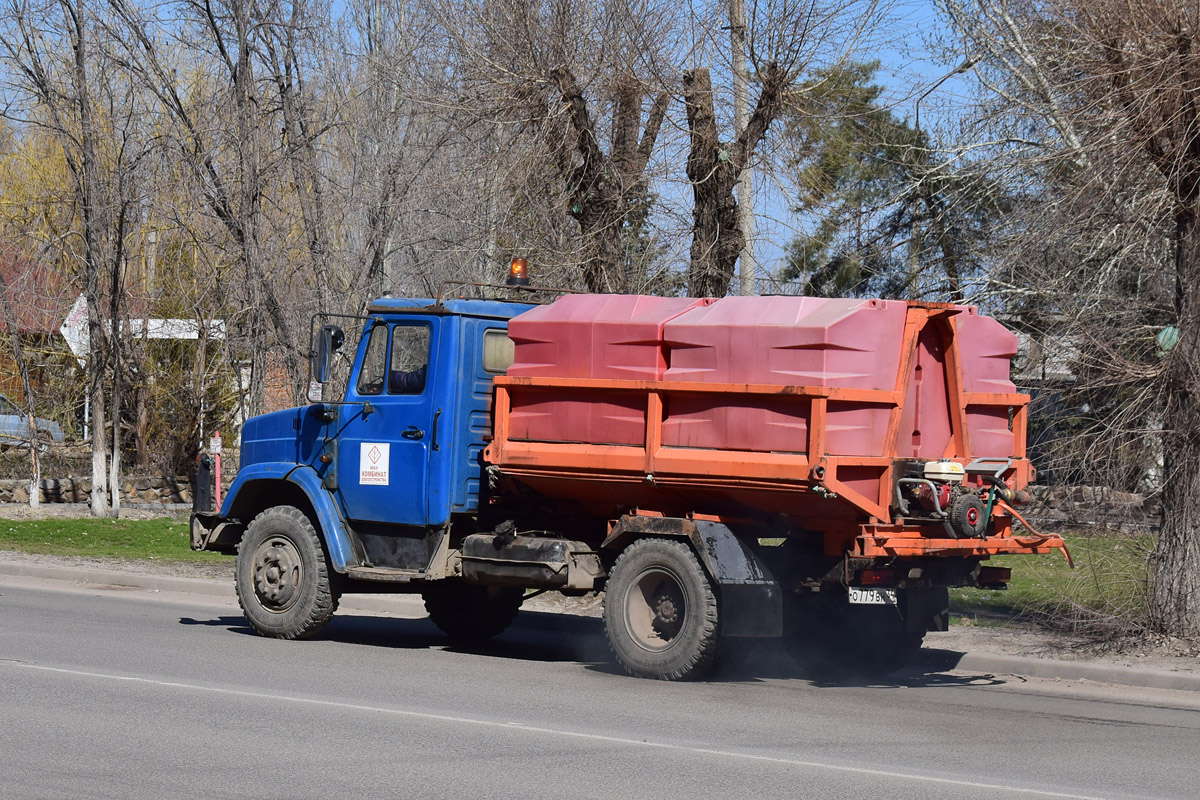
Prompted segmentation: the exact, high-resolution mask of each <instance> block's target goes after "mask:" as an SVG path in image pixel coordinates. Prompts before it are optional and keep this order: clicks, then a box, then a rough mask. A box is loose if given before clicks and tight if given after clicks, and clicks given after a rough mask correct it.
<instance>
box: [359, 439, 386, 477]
mask: <svg viewBox="0 0 1200 800" xmlns="http://www.w3.org/2000/svg"><path fill="white" fill-rule="evenodd" d="M391 447H392V445H391V444H390V443H388V442H362V443H361V444H359V448H361V449H360V450H359V454H358V482H359V483H360V484H367V485H370V486H387V485H388V465H389V464H391Z"/></svg>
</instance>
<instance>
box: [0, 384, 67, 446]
mask: <svg viewBox="0 0 1200 800" xmlns="http://www.w3.org/2000/svg"><path fill="white" fill-rule="evenodd" d="M35 422H36V423H37V439H38V441H40V442H41V443H42V444H43V445H45V444H46V443H49V442H54V443H60V442H62V441H63V440H64V438H65V437H64V436H63V429H62V426H61V425H59V424H58V423H57V422H55V421H54V420H52V419H45V418H43V417H35ZM32 438H33V437H32V436H30V430H29V414H28V413H27V412H26V411H25V410H24V409H22V408H21V407H20V406H18V405H17V404H16V403H14V402H13V401H12V400H9V399H8V398H7V397H5V396H4V395H2V394H0V447H2V446H6V445H21V444H28V443H29V440H30V439H32Z"/></svg>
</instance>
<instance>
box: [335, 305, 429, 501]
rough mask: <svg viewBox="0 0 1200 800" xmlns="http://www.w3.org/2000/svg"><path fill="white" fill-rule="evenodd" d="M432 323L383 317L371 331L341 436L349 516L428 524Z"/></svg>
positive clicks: (341, 484)
mask: <svg viewBox="0 0 1200 800" xmlns="http://www.w3.org/2000/svg"><path fill="white" fill-rule="evenodd" d="M434 323H435V320H433V319H432V318H422V317H414V318H412V319H407V318H405V319H403V320H401V321H398V322H384V321H380V322H378V323H376V325H375V326H374V327H373V328H372V329H371V331H370V333H369V334H368V338H367V343H366V346H365V348H364V350H363V357H362V363H361V364H360V365H359V369H358V372H357V375H358V377H357V380H355V381H354V382H353V383H352V385H351V386H349V387H347V390H346V401H347V405H343V406H342V419H343V420H344V423H343V426H342V428H341V431H340V433H339V435H338V456H337V468H338V479H337V484H338V494H339V495H340V498H341V502H342V507H343V512H344V513H345V515H346V517H347V519H350V520H363V521H370V522H393V523H399V524H404V525H425V524H428V519H429V506H428V501H427V497H428V495H429V491H428V489H429V472H430V470H429V466H430V465H429V458H430V453H431V449H433V448H435V447H436V445H435V438H434V437H435V435H436V426H437V416H438V412H437V410H436V409H435V399H436V398H435V396H434V395H435V385H436V384H435V382H434V380H433V377H434V376H433V373H434V370H435V369H436V364H434V363H433V359H432V358H431V354H432V353H434V352H436V347H437V336H438V327H437V325H435V324H434Z"/></svg>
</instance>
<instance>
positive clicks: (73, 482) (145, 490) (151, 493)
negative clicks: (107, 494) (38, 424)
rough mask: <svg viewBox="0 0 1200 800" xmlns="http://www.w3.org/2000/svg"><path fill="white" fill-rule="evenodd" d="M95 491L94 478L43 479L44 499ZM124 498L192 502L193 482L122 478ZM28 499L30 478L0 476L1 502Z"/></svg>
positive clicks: (78, 497)
mask: <svg viewBox="0 0 1200 800" xmlns="http://www.w3.org/2000/svg"><path fill="white" fill-rule="evenodd" d="M223 482H224V481H222V483H223ZM91 495H92V479H91V478H45V479H43V480H42V482H41V502H43V503H86V502H88V501H89V500H90V499H91ZM121 501H122V502H132V503H184V504H188V505H190V504H191V502H192V484H191V481H190V480H188V479H187V478H184V477H180V476H177V475H152V476H140V477H136V476H130V477H126V478H122V480H121ZM28 502H29V481H28V480H21V479H11V478H10V479H7V480H0V503H28Z"/></svg>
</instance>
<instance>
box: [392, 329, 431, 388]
mask: <svg viewBox="0 0 1200 800" xmlns="http://www.w3.org/2000/svg"><path fill="white" fill-rule="evenodd" d="M428 367H429V328H426V327H425V326H423V325H397V326H396V327H395V328H393V329H392V361H391V365H390V367H389V369H388V393H389V394H420V393H421V392H423V391H425V376H426V373H427V371H428Z"/></svg>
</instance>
